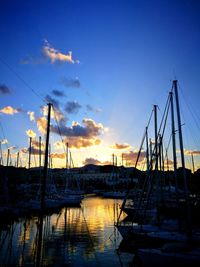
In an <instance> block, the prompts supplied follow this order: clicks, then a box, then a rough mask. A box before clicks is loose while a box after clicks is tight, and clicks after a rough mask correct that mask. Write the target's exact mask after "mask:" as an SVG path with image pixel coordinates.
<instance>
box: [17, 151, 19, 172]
mask: <svg viewBox="0 0 200 267" xmlns="http://www.w3.org/2000/svg"><path fill="white" fill-rule="evenodd" d="M18 167H19V151H18V152H17V168H18Z"/></svg>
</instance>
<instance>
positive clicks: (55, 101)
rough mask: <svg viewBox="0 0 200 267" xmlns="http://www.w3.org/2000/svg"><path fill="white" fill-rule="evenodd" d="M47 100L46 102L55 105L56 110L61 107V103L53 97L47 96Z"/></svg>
mask: <svg viewBox="0 0 200 267" xmlns="http://www.w3.org/2000/svg"><path fill="white" fill-rule="evenodd" d="M45 100H46V102H48V103H51V104H53V105H54V107H55V108H59V106H60V104H59V101H58V100H56V99H55V98H53V97H51V96H50V95H46V96H45Z"/></svg>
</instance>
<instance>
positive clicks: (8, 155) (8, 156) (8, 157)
mask: <svg viewBox="0 0 200 267" xmlns="http://www.w3.org/2000/svg"><path fill="white" fill-rule="evenodd" d="M9 159H10V149H9V148H8V154H7V167H8V166H9Z"/></svg>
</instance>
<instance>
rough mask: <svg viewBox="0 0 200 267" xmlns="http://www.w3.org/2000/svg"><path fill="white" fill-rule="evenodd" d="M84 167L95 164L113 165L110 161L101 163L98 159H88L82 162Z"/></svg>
mask: <svg viewBox="0 0 200 267" xmlns="http://www.w3.org/2000/svg"><path fill="white" fill-rule="evenodd" d="M82 163H83V165H88V164H94V165H110V164H112V163H111V162H110V161H104V162H101V161H99V160H97V159H94V158H86V159H85V160H84V161H82Z"/></svg>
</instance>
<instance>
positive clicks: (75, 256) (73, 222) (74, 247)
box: [0, 196, 132, 267]
mask: <svg viewBox="0 0 200 267" xmlns="http://www.w3.org/2000/svg"><path fill="white" fill-rule="evenodd" d="M120 204H121V201H120V200H116V199H103V198H100V197H91V196H90V197H86V198H85V199H84V200H83V201H82V206H81V208H63V209H62V210H60V212H59V213H58V214H52V215H45V216H44V217H43V228H42V231H41V228H40V227H39V225H40V220H39V218H37V217H35V216H32V217H29V218H19V220H18V221H17V222H14V223H12V224H9V225H4V227H2V229H0V266H69V267H72V266H80V267H81V266H84V267H85V266H105V267H107V266H113V267H117V266H129V263H130V262H131V260H132V255H127V254H123V253H117V248H118V247H119V244H120V242H121V239H122V238H121V236H120V234H119V233H118V231H117V230H116V229H115V227H114V221H116V218H117V216H118V213H119V205H120ZM2 221H3V218H1V222H2ZM41 233H42V235H41ZM39 240H40V241H39ZM38 241H39V242H38Z"/></svg>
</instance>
